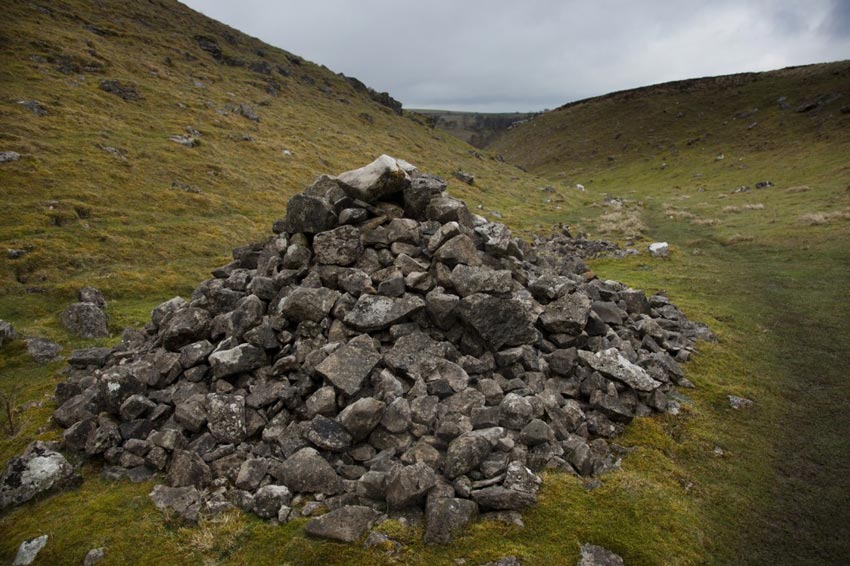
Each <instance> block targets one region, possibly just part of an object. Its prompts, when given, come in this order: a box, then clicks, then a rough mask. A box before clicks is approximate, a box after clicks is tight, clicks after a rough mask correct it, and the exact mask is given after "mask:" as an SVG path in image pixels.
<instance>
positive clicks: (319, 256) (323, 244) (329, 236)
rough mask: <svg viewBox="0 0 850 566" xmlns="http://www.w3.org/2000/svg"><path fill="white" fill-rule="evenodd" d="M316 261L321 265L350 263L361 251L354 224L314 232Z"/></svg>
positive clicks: (344, 264)
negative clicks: (317, 232)
mask: <svg viewBox="0 0 850 566" xmlns="http://www.w3.org/2000/svg"><path fill="white" fill-rule="evenodd" d="M313 253H314V254H315V259H316V263H320V264H323V265H343V266H346V265H351V264H353V263H355V262H356V261H357V260H358V259H359V258H360V254H362V253H363V243H362V242H361V241H360V230H358V229H357V228H355V227H354V226H340V227H339V228H334V229H333V230H329V231H327V232H321V233H319V234H316V237H315V238H314V239H313Z"/></svg>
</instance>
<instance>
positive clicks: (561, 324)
mask: <svg viewBox="0 0 850 566" xmlns="http://www.w3.org/2000/svg"><path fill="white" fill-rule="evenodd" d="M591 304H592V303H591V301H590V299H589V298H588V297H587V295H584V294H582V293H573V294H570V295H564V296H563V297H561V298H560V299H558V300H556V301H554V302H551V303H549V304H548V305H546V307H545V308H544V310H543V312H542V313H541V314H540V323H541V324H542V325H543V328H545V329H546V331H548V332H552V333H555V334H578V333H579V332H581V331H582V329H583V328H584V326H585V325H586V324H587V319H588V316H590V310H591Z"/></svg>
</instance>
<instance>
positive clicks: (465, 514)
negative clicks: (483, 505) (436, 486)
mask: <svg viewBox="0 0 850 566" xmlns="http://www.w3.org/2000/svg"><path fill="white" fill-rule="evenodd" d="M476 515H478V505H477V504H476V503H475V502H474V501H470V500H469V499H460V498H456V497H439V498H433V499H432V498H429V500H428V505H427V506H426V508H425V539H424V540H425V542H426V543H427V544H447V543H450V542H451V541H452V540H453V539H454V537H455V536H457V535H459V534H460V533H461V532H462V531H463V528H464V527H465V526H466V525H468V524H469V523H470V522H472V520H473V519H475V517H476Z"/></svg>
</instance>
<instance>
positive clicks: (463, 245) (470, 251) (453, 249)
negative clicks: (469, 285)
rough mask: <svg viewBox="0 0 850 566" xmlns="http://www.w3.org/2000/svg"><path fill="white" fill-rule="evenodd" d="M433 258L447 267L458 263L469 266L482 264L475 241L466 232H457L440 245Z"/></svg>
mask: <svg viewBox="0 0 850 566" xmlns="http://www.w3.org/2000/svg"><path fill="white" fill-rule="evenodd" d="M434 259H435V260H437V261H440V262H442V263H445V264H446V265H448V266H449V267H454V266H455V265H458V264H463V265H471V266H477V265H481V264H482V260H481V255H480V253H479V252H478V249H477V248H476V247H475V241H474V240H473V239H472V238H470V237H469V236H467V235H466V234H459V235H457V236H455V237H454V238H452V239H451V240H449V241H448V242H446V243H445V244H443V245H442V246H440V248H439V249H438V250H437V251H436V253H434Z"/></svg>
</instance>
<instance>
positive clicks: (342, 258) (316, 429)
mask: <svg viewBox="0 0 850 566" xmlns="http://www.w3.org/2000/svg"><path fill="white" fill-rule="evenodd" d="M233 257H234V260H233V261H232V262H231V263H229V264H228V265H225V266H224V267H220V268H218V269H216V270H215V271H213V272H212V275H213V278H212V279H208V280H206V281H204V282H203V283H201V284H200V286H199V287H198V288H197V289H196V290H195V292H194V293H193V295H192V297H191V298H190V299H188V300H184V299H182V298H179V297H177V298H174V299H171V300H169V301H167V302H165V303H163V304H161V305H160V306H158V307H157V308H155V309H154V310H153V313H152V316H151V321H150V323H148V324H147V325H146V326H145V328H144V330H142V331H139V330H129V329H128V330H127V331H125V334H124V337H123V341H122V343H121V344H120V345H118V346H116V347H115V348H112V349H105V348H92V349H88V350H82V351H76V352H74V353H73V354H72V356H71V358H70V360H69V361H70V366H69V369H68V370H67V380H66V381H65V382H63V383H61V384H60V385H59V386H58V387H57V390H56V399H57V404H58V409H57V410H56V412H55V415H54V419H55V421H56V422H57V423H58V424H59V425H61V426H62V427H65V428H66V429H67V430H65V431H64V435H63V442H64V445H65V448H66V449H70V450H79V451H81V452H84V453H85V454H86V455H87V456H89V457H102V458H103V459H104V460H105V461H106V462H107V463H108V464H109V466H108V467H107V468H106V470H111V471H112V472H111V473H113V474H116V475H120V474H118V473H117V472H116V471H118V472H120V471H122V470H123V471H124V472H125V475H127V476H129V477H131V478H133V477H144V476H145V474H146V471H158V472H162V473H163V474H164V475H165V480H166V484H167V485H158V486H156V488H155V489H154V491H153V492H152V493H151V497H152V499H153V501H154V503H155V504H156V506H157V507H158V508H160V509H162V510H170V512H173V513H176V514H178V515H180V516H182V517H184V518H186V519H188V520H196V519H197V518H198V516H199V514H213V513H217V512H221V511H222V510H225V509H229V508H231V507H234V506H236V507H239V508H242V509H245V510H248V511H251V512H253V513H256V514H257V515H259V516H260V517H263V518H274V519H277V520H279V521H281V522H285V521H287V520H290V519H292V518H295V517H299V516H311V517H312V518H311V520H310V521H309V522H308V523H307V527H306V530H307V532H308V533H309V534H312V535H315V536H320V537H326V538H331V539H335V540H340V541H354V540H357V539H358V538H359V537H360V536H362V535H363V534H364V533H365V532H366V530H368V529H369V528H370V527H371V526H372V525H374V524H376V522H378V521H380V520H381V519H382V518H383V517H386V516H389V517H403V518H405V519H406V520H408V521H411V522H414V521H418V520H422V519H424V523H425V539H426V541H428V542H437V543H445V542H448V541H450V540H451V539H452V537H454V536H455V535H456V534H458V533H459V532H460V531H461V530H462V528H463V526H464V525H465V524H467V523H468V522H469V521H471V520H473V519H474V518H475V517H476V516H477V515H479V514H482V515H483V516H484V517H485V518H486V517H487V516H490V517H493V518H497V519H501V520H518V519H519V516H518V511H519V510H522V509H524V508H526V507H528V506H530V505H533V504H534V503H535V501H536V498H537V495H536V494H537V490H538V488H539V486H540V483H541V480H540V478H539V477H538V476H537V475H536V472H539V471H540V470H544V469H555V470H563V471H566V472H569V473H575V474H580V475H581V476H596V475H598V474H600V473H602V472H604V471H607V470H610V469H612V468H613V467H615V466H616V465H617V463H618V461H619V457H620V455H621V453H622V451H621V450H618V448H617V447H616V445H612V444H610V442H609V441H610V440H611V439H613V438H615V437H616V436H617V435H618V434H620V433H621V432H622V430H623V425H625V424H626V423H628V422H629V421H631V420H632V419H633V418H634V417H635V416H643V415H649V414H651V413H653V412H655V411H665V410H668V409H670V408H671V407H672V406H675V405H676V402H675V400H671V399H670V396H669V393H670V392H671V389H672V387H673V385H674V384H679V385H688V383H687V380H686V379H685V378H684V375H683V372H682V370H681V368H680V365H679V363H680V362H684V361H686V360H687V359H688V358H689V356H690V354H691V353H692V352H693V350H694V343H695V341H696V340H697V339H698V338H710V337H711V333H710V332H709V331H708V329H707V328H706V327H705V326H704V325H700V324H695V323H692V322H689V321H688V319H687V318H686V317H685V316H684V315H683V314H682V313H681V312H680V311H679V310H678V309H677V308H676V307H675V306H673V305H672V304H671V303H670V301H669V300H668V299H667V298H666V297H665V296H663V295H653V296H651V297H647V296H646V295H645V294H644V293H643V292H642V291H639V290H634V289H630V288H628V287H626V286H625V285H623V284H621V283H617V282H614V281H601V280H599V279H597V278H596V277H594V275H593V274H592V273H591V272H590V271H589V270H588V268H587V266H586V265H585V264H584V263H583V261H582V260H581V259H580V258H578V257H576V256H560V257H559V256H557V255H555V254H551V253H549V254H541V255H538V254H537V253H536V251H535V247H534V246H531V245H529V244H527V243H525V242H523V241H521V240H519V239H517V238H513V237H512V236H511V234H510V232H509V231H508V229H507V228H506V227H505V226H504V225H503V224H498V223H491V222H488V221H487V220H485V219H484V218H482V217H480V216H477V215H475V214H472V213H470V212H469V210H468V209H467V207H466V205H465V204H464V203H463V202H461V201H460V200H458V199H455V198H452V197H451V196H449V195H448V194H447V193H446V183H445V182H443V181H442V180H441V179H440V178H438V177H435V176H432V175H427V174H423V173H420V172H419V171H417V170H416V168H414V167H413V166H411V165H410V164H408V163H407V162H405V161H402V160H396V159H393V158H391V157H388V156H381V157H380V158H378V159H377V160H376V161H374V162H373V163H371V164H369V165H367V166H366V167H363V168H361V169H357V170H354V171H349V172H346V173H343V174H341V175H339V176H338V177H329V176H322V177H319V178H318V179H317V180H316V181H315V182H314V183H313V184H312V185H310V186H309V187H308V188H307V189H306V190H305V191H304V192H303V193H301V194H298V195H296V196H294V197H293V198H292V199H291V200H290V201H289V203H288V205H287V208H286V217H285V219H283V220H281V221H278V222H275V224H274V235H273V236H271V237H270V238H269V239H268V240H267V241H265V242H262V243H258V244H254V245H249V246H246V247H241V248H237V249H235V250H234V251H233ZM322 511H327V512H326V513H324V514H321V512H322ZM512 517H513V519H512Z"/></svg>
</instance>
